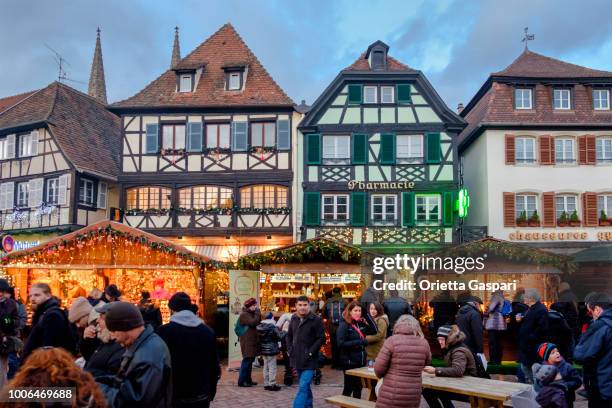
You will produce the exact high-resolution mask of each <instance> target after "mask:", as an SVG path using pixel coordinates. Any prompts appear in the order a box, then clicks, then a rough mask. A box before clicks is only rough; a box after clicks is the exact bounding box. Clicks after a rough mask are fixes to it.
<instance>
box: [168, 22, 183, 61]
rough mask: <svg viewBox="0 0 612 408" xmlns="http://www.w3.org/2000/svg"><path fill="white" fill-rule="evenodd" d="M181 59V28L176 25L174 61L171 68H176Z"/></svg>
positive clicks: (173, 47) (173, 50) (173, 49)
mask: <svg viewBox="0 0 612 408" xmlns="http://www.w3.org/2000/svg"><path fill="white" fill-rule="evenodd" d="M180 60H181V46H180V44H179V28H178V27H174V45H173V46H172V61H170V68H174V67H175V66H176V64H178V63H179V61H180Z"/></svg>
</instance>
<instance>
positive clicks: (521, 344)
mask: <svg viewBox="0 0 612 408" xmlns="http://www.w3.org/2000/svg"><path fill="white" fill-rule="evenodd" d="M545 341H548V310H546V306H544V305H543V304H542V303H540V302H536V303H534V304H533V305H532V306H531V307H530V308H529V310H527V313H525V316H523V320H522V322H521V328H520V330H519V336H518V348H519V350H518V351H519V352H518V361H519V362H520V363H522V364H524V365H526V366H528V367H531V366H532V365H533V364H534V363H537V362H538V361H540V357H539V356H538V346H539V345H540V344H542V343H544V342H545Z"/></svg>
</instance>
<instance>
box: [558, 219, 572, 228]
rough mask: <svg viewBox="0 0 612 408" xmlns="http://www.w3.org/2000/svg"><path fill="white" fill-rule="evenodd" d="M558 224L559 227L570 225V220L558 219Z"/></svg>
mask: <svg viewBox="0 0 612 408" xmlns="http://www.w3.org/2000/svg"><path fill="white" fill-rule="evenodd" d="M557 226H558V227H569V221H561V220H557Z"/></svg>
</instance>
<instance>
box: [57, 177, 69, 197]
mask: <svg viewBox="0 0 612 408" xmlns="http://www.w3.org/2000/svg"><path fill="white" fill-rule="evenodd" d="M69 183H70V174H62V175H61V176H59V183H58V184H59V187H58V192H57V203H58V204H59V205H66V204H67V192H68V184H69Z"/></svg>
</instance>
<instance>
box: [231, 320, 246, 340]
mask: <svg viewBox="0 0 612 408" xmlns="http://www.w3.org/2000/svg"><path fill="white" fill-rule="evenodd" d="M247 330H249V326H245V325H243V324H240V319H238V320H236V324H235V325H234V333H236V336H238V337H242V336H243V335H244V334H245V333H246V332H247Z"/></svg>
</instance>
